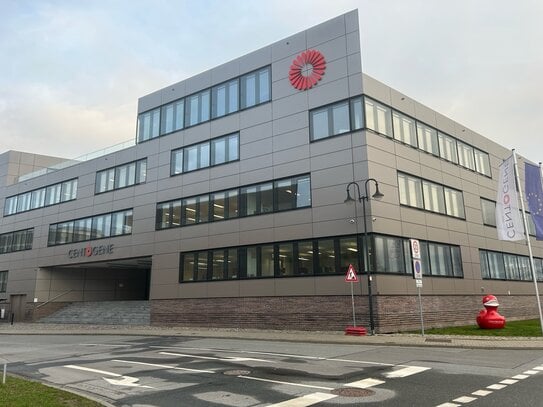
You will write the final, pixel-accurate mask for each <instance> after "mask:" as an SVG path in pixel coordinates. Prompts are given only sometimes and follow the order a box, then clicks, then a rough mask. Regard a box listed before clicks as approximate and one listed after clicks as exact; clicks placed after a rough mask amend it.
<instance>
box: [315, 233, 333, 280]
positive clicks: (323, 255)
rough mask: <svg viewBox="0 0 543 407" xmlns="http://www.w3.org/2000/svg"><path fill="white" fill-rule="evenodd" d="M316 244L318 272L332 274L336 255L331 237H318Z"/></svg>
mask: <svg viewBox="0 0 543 407" xmlns="http://www.w3.org/2000/svg"><path fill="white" fill-rule="evenodd" d="M317 244H318V261H319V266H318V273H319V274H334V273H335V272H336V256H335V250H334V240H333V239H319V240H318V241H317Z"/></svg>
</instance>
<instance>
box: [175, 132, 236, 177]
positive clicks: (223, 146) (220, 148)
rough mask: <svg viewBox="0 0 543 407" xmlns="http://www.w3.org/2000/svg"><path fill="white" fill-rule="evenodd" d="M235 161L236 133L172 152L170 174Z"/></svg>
mask: <svg viewBox="0 0 543 407" xmlns="http://www.w3.org/2000/svg"><path fill="white" fill-rule="evenodd" d="M236 160H239V134H238V133H236V134H230V135H228V136H223V137H218V138H215V139H213V140H210V141H205V142H203V143H199V144H193V145H191V146H186V147H183V148H179V149H177V150H173V151H172V154H171V162H170V174H171V175H176V174H181V173H183V172H189V171H194V170H198V169H201V168H207V167H209V166H210V165H211V166H214V165H219V164H225V163H228V162H232V161H236Z"/></svg>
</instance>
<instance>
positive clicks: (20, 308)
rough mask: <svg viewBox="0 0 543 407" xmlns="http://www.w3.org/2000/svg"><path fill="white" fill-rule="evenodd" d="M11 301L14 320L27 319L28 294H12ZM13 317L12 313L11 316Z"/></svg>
mask: <svg viewBox="0 0 543 407" xmlns="http://www.w3.org/2000/svg"><path fill="white" fill-rule="evenodd" d="M10 302H11V312H13V313H14V314H15V315H14V318H13V321H14V322H22V321H24V319H25V304H26V294H17V295H11V296H10ZM9 318H11V315H10V316H9Z"/></svg>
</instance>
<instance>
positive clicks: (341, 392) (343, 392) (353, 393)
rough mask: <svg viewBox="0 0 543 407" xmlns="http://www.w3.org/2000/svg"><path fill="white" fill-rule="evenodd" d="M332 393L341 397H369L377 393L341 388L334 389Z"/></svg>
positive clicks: (353, 388)
mask: <svg viewBox="0 0 543 407" xmlns="http://www.w3.org/2000/svg"><path fill="white" fill-rule="evenodd" d="M330 393H332V394H335V395H336V396H341V397H368V396H373V395H374V394H375V392H374V391H373V390H368V389H357V388H355V387H341V388H339V389H334V390H332V391H331V392H330Z"/></svg>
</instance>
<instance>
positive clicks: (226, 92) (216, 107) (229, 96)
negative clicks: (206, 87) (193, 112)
mask: <svg viewBox="0 0 543 407" xmlns="http://www.w3.org/2000/svg"><path fill="white" fill-rule="evenodd" d="M238 90H239V80H238V79H237V78H236V79H234V80H231V81H229V82H225V83H221V84H220V85H217V86H214V87H213V88H212V89H211V100H212V103H211V117H212V118H216V117H221V116H225V115H227V114H229V113H233V112H237V111H238V110H239V97H238Z"/></svg>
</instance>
